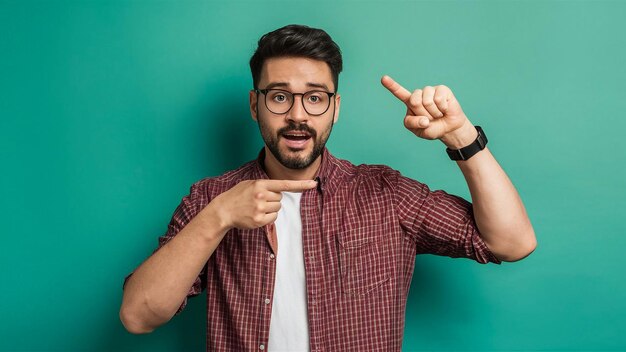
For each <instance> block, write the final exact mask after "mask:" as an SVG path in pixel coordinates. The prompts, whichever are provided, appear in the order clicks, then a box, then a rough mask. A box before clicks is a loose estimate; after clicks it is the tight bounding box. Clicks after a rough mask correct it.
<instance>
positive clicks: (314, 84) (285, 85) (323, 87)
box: [265, 82, 330, 92]
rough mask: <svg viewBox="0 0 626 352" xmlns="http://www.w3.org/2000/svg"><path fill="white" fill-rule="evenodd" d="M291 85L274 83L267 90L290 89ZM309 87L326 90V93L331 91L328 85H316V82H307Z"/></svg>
mask: <svg viewBox="0 0 626 352" xmlns="http://www.w3.org/2000/svg"><path fill="white" fill-rule="evenodd" d="M289 86H290V84H289V83H287V82H272V83H270V84H268V85H267V86H266V87H265V89H272V88H276V87H280V88H289ZM306 86H307V87H312V88H322V89H325V90H326V91H328V92H329V91H330V89H329V88H328V86H327V85H325V84H324V83H315V82H307V83H306Z"/></svg>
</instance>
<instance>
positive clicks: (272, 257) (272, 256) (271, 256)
mask: <svg viewBox="0 0 626 352" xmlns="http://www.w3.org/2000/svg"><path fill="white" fill-rule="evenodd" d="M274 258H275V256H274V253H272V254H270V259H274ZM261 346H263V345H261Z"/></svg>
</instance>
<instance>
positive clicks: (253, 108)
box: [249, 90, 258, 121]
mask: <svg viewBox="0 0 626 352" xmlns="http://www.w3.org/2000/svg"><path fill="white" fill-rule="evenodd" d="M249 95H250V116H252V119H253V120H254V121H257V98H258V95H257V94H256V92H255V91H254V90H251V91H250V94H249Z"/></svg>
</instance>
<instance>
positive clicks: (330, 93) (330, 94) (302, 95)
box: [254, 88, 335, 116]
mask: <svg viewBox="0 0 626 352" xmlns="http://www.w3.org/2000/svg"><path fill="white" fill-rule="evenodd" d="M272 90H274V91H279V92H283V93H287V94H291V96H293V97H294V98H293V99H292V100H291V105H290V106H289V108H288V109H287V110H286V111H285V112H282V113H278V112H274V111H272V109H270V108H269V106H267V92H269V91H272ZM254 91H255V92H256V93H257V103H258V101H259V100H258V99H259V98H258V95H259V93H263V95H265V99H263V102H264V103H265V107H266V108H267V110H269V111H270V112H271V113H272V114H276V115H282V114H286V113H287V112H289V110H291V108H293V104H294V103H295V102H296V99H295V96H296V95H299V96H300V102H301V103H302V107H303V108H304V111H306V113H307V114H309V115H311V116H320V115H324V114H325V113H326V112H327V111H328V109H329V108H330V99H331V98H332V97H333V96H335V93H332V92H327V91H325V90H310V91H308V92H304V93H292V92H290V91H288V90H282V89H274V88H270V89H255V90H254ZM313 92H316V93H325V94H327V95H328V106H327V107H326V110H324V112H322V113H319V114H312V113H310V112H309V110H307V109H306V105H304V96H305V95H307V94H309V93H313Z"/></svg>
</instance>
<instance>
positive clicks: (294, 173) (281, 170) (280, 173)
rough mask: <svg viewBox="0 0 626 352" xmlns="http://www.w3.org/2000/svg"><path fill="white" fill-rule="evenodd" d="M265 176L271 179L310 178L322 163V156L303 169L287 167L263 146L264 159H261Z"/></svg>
mask: <svg viewBox="0 0 626 352" xmlns="http://www.w3.org/2000/svg"><path fill="white" fill-rule="evenodd" d="M263 164H264V166H265V172H266V173H267V176H269V178H271V179H273V180H312V179H314V178H315V175H316V174H317V171H318V170H319V168H320V165H321V164H322V156H321V155H320V156H318V157H317V159H315V161H313V162H312V163H311V165H309V166H307V167H306V168H304V169H289V168H286V167H285V166H283V164H281V163H280V162H279V161H278V160H277V159H276V158H275V157H274V155H273V154H272V152H270V150H269V149H267V147H265V160H264V161H263Z"/></svg>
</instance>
